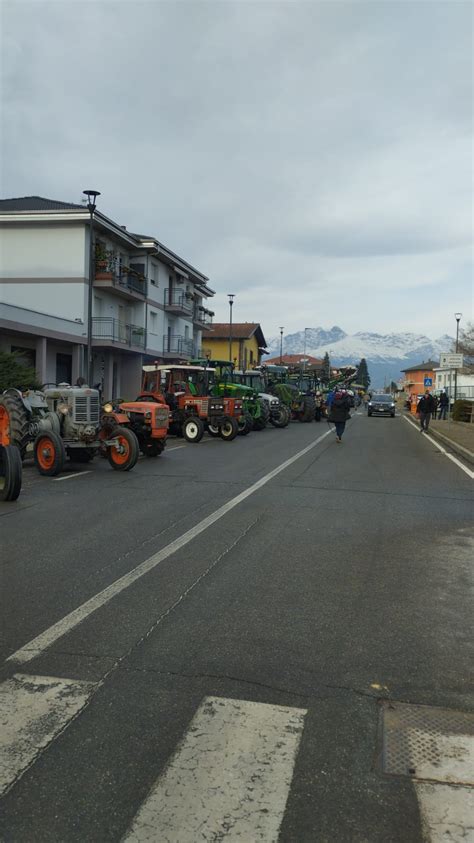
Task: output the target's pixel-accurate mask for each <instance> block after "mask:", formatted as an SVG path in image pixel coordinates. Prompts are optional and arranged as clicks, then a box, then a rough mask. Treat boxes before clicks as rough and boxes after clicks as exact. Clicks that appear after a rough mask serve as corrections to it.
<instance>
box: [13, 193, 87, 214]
mask: <svg viewBox="0 0 474 843" xmlns="http://www.w3.org/2000/svg"><path fill="white" fill-rule="evenodd" d="M78 208H80V209H81V211H87V205H81V204H73V203H72V202H59V201H58V200H57V199H44V197H43V196H19V197H17V198H15V199H0V211H7V212H8V211H77V209H78Z"/></svg>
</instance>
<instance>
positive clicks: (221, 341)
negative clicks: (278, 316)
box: [202, 322, 268, 369]
mask: <svg viewBox="0 0 474 843" xmlns="http://www.w3.org/2000/svg"><path fill="white" fill-rule="evenodd" d="M266 347H267V344H266V341H265V337H264V336H263V331H262V329H261V327H260V325H259V324H258V323H257V322H236V323H235V324H233V325H232V328H231V326H230V323H226V322H219V323H215V324H214V325H213V326H212V327H210V328H206V329H205V330H204V331H203V333H202V352H203V356H205V357H209V358H211V359H214V360H229V358H230V359H231V360H232V362H233V363H235V366H236V367H237V368H238V369H252V368H254V367H255V366H258V365H259V364H260V363H261V360H262V355H263V354H267V353H268V352H267V351H266Z"/></svg>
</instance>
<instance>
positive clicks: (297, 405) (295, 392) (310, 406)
mask: <svg viewBox="0 0 474 843" xmlns="http://www.w3.org/2000/svg"><path fill="white" fill-rule="evenodd" d="M260 371H261V372H262V374H263V377H264V379H265V383H266V385H267V390H268V392H270V393H272V394H273V395H277V396H278V398H279V399H280V401H281V402H282V403H283V404H286V406H287V407H288V408H289V410H290V412H291V418H292V419H298V421H300V422H311V421H314V418H315V411H316V404H315V400H314V397H313V395H312V394H311V391H308V392H306V391H304V389H305V388H306V384H302V386H303V389H302V388H300V386H298V384H297V383H294V382H292V381H291V379H290V376H289V372H288V368H287V367H286V366H276V365H270V366H261V368H260Z"/></svg>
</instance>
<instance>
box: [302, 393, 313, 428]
mask: <svg viewBox="0 0 474 843" xmlns="http://www.w3.org/2000/svg"><path fill="white" fill-rule="evenodd" d="M315 411H316V404H315V401H314V398H312V396H311V395H305V397H304V398H303V409H302V413H301V417H300V421H302V422H311V421H314V414H315Z"/></svg>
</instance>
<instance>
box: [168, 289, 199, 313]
mask: <svg viewBox="0 0 474 843" xmlns="http://www.w3.org/2000/svg"><path fill="white" fill-rule="evenodd" d="M165 310H166V311H168V313H176V314H178V315H182V316H191V314H192V312H193V300H192V296H191V297H190V296H189V294H188V295H186V293H182V292H179V291H178V290H170V289H169V287H167V288H166V290H165Z"/></svg>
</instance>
